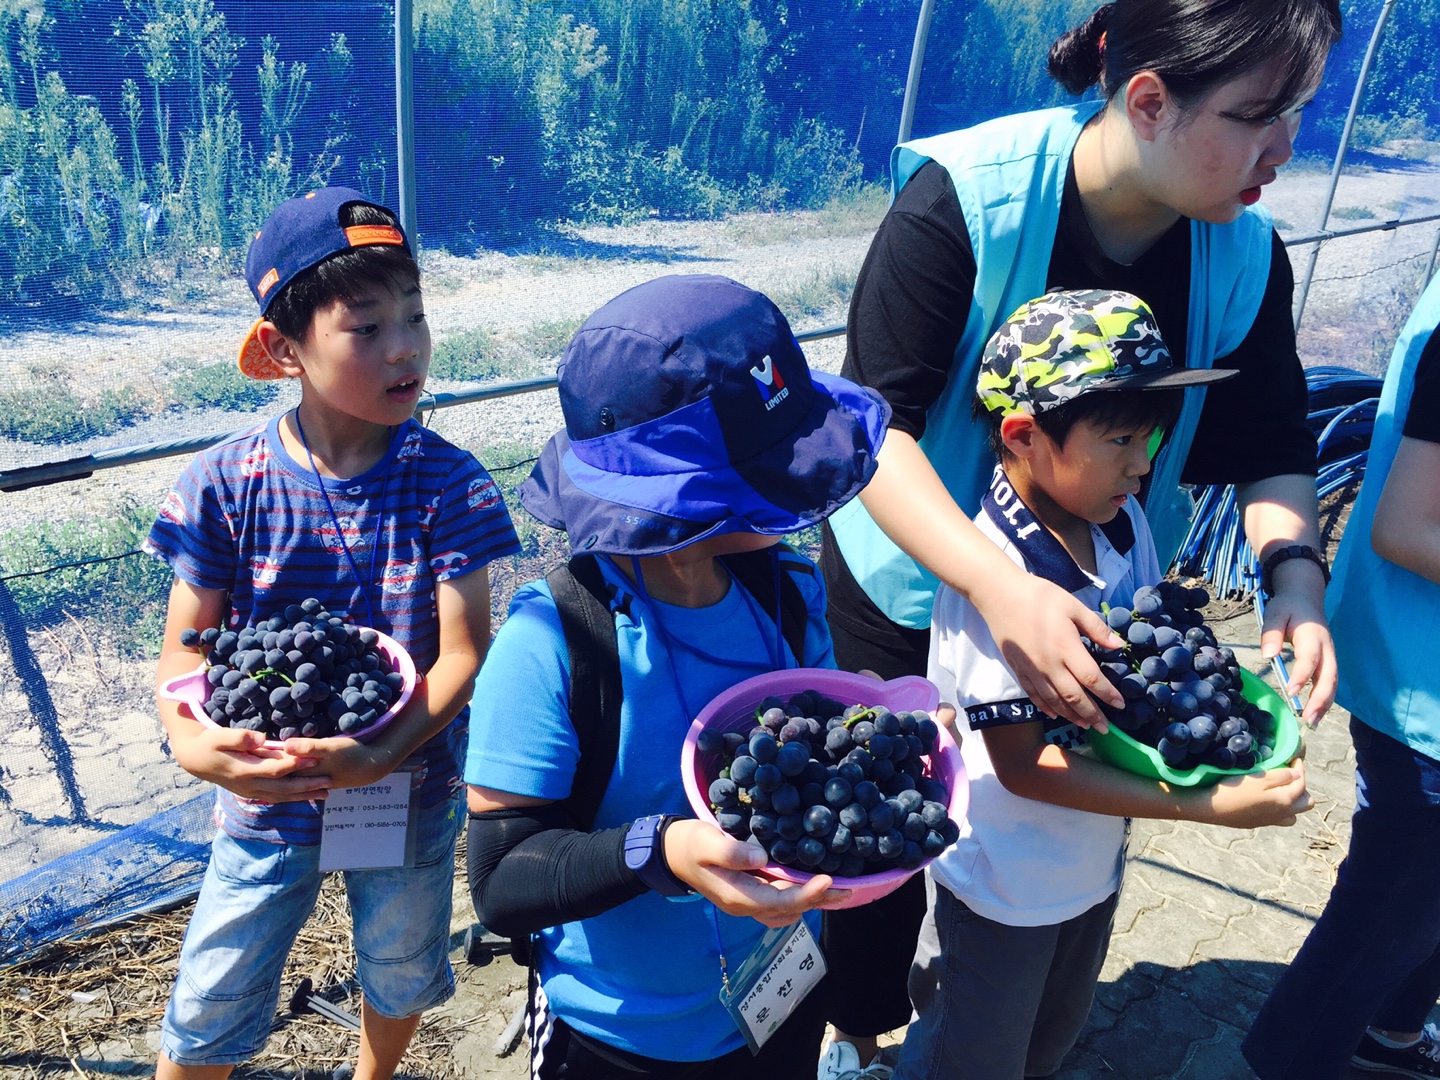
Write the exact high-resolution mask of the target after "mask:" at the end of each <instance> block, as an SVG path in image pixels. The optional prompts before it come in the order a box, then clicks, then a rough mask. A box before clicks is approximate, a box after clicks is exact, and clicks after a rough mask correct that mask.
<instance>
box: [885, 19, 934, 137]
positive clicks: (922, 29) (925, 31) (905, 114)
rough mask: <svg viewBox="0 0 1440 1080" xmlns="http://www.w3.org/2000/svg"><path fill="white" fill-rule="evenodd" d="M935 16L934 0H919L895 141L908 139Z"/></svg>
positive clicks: (913, 120)
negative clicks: (913, 41)
mask: <svg viewBox="0 0 1440 1080" xmlns="http://www.w3.org/2000/svg"><path fill="white" fill-rule="evenodd" d="M934 17H935V0H920V16H919V18H917V19H916V20H915V43H914V44H913V45H911V46H910V70H909V71H908V72H907V73H906V75H905V102H904V104H903V105H901V106H900V130H899V132H898V133H897V134H896V136H895V141H896V142H897V143H903V142H909V141H910V129H911V127H913V126H914V123H915V102H916V101H917V100H918V99H919V97H920V71H921V69H922V68H924V66H925V45H926V43H927V42H928V41H929V40H930V22H931V20H932V19H933V18H934Z"/></svg>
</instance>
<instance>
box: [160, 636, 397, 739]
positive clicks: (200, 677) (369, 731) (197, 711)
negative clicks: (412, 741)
mask: <svg viewBox="0 0 1440 1080" xmlns="http://www.w3.org/2000/svg"><path fill="white" fill-rule="evenodd" d="M375 633H376V635H377V636H378V637H379V639H380V640H379V641H377V642H376V645H377V646H378V647H379V649H380V651H381V652H382V653H384V654H385V655H386V656H387V657H389V658H390V663H391V664H392V665H394V668H395V670H396V671H398V672H400V674H401V675H403V676H404V677H405V685H404V686H402V687H401V688H400V696H399V697H398V698H396V699H395V704H394V705H391V706H390V708H388V709H386V710H385V712H383V713H382V714H381V715H379V716H377V717H376V718H375V722H374V723H373V724H371V725H370V726H369V727H364V728H361V729H360V730H359V731H352V732H351V733H350V735H349V738H352V739H359V740H360V741H361V742H369V741H370V740H371V739H373V738H374V737H375V736H376V735H378V734H380V732H381V731H382V730H383V729H384V728H385V727H386V726H388V725H389V723H390V721H391V720H394V719H395V717H396V716H398V715H399V714H400V710H401V709H403V708H404V707H405V705H406V703H407V702H408V701H409V700H410V695H412V694H413V693H415V661H414V660H412V659H410V654H409V653H408V652H406V651H405V649H404V648H403V647H402V646H401V644H400V643H399V642H398V641H396V640H395V639H394V638H392V637H391V636H390V635H389V634H382V633H380V631H379V630H376V631H375ZM207 668H208V665H206V664H204V663H202V664H201V665H200V666H199V667H198V668H196V669H195V670H194V671H192V672H190V673H189V674H187V675H176V676H175V678H173V679H167V680H166V681H165V682H164V683H163V684H162V685H161V687H160V696H161V697H166V698H169V699H170V700H171V701H178V702H181V703H182V704H184V705H186V706H188V707H189V710H190V715H191V716H192V717H194V718H195V719H196V720H198V721H200V723H202V724H204V725H205V726H206V727H212V728H213V727H219V726H220V725H219V724H217V723H215V721H214V720H211V719H210V717H209V716H208V715H207V714H206V712H205V702H206V701H207V700H209V697H210V689H211V687H210V684H209V683H208V682H206V681H205V672H206V670H207ZM265 745H266V746H269V747H272V748H274V749H277V750H278V749H280V748H281V747H283V746H284V745H285V744H284V743H282V742H280V741H279V740H278V739H266V740H265Z"/></svg>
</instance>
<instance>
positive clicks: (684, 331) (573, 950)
mask: <svg viewBox="0 0 1440 1080" xmlns="http://www.w3.org/2000/svg"><path fill="white" fill-rule="evenodd" d="M559 382H560V401H561V407H562V409H563V412H564V416H565V430H564V431H562V432H560V433H558V434H557V435H555V437H554V438H553V439H551V440H550V443H549V445H548V446H546V448H545V450H544V452H543V453H542V454H541V457H540V460H539V462H538V463H537V465H536V466H535V469H534V471H533V473H532V474H531V476H530V478H529V480H527V481H526V482H525V484H524V485H523V486H522V488H521V490H520V499H521V502H522V503H523V504H524V505H525V508H526V509H527V510H529V511H530V512H531V513H532V514H534V515H535V516H536V517H538V518H539V519H540V520H541V521H543V522H545V523H546V524H547V525H551V526H553V527H555V528H558V529H563V530H564V531H565V532H566V533H567V534H568V537H569V542H570V547H571V550H572V552H573V553H574V556H575V558H573V559H572V560H571V563H570V567H571V569H572V571H574V572H575V575H576V577H577V578H580V577H582V575H583V574H585V573H590V572H593V573H594V574H595V575H596V577H595V578H594V579H593V586H594V591H595V593H596V594H597V595H599V596H600V597H602V598H603V600H604V606H603V607H602V608H601V613H602V617H603V618H604V619H605V620H606V621H607V622H609V621H611V620H613V630H614V637H613V640H614V643H615V646H614V647H615V650H616V652H617V653H618V658H617V659H618V667H619V672H620V684H621V687H622V689H623V693H622V695H621V701H620V703H619V707H618V718H617V720H616V723H618V728H619V730H618V743H617V745H616V746H615V762H614V765H613V768H610V769H606V770H605V772H604V775H603V777H601V780H600V784H599V787H600V792H599V793H598V796H597V798H596V799H595V801H594V803H593V804H592V805H591V807H590V808H589V809H588V810H586V809H582V808H581V807H580V802H581V801H582V800H581V792H579V791H577V790H576V789H582V788H585V787H587V786H588V784H587V783H586V782H585V781H584V780H583V779H582V778H583V775H584V771H585V762H584V761H583V755H584V754H585V753H586V752H588V751H586V750H585V749H583V748H582V743H581V740H580V739H579V737H578V736H577V731H576V726H575V725H574V724H572V717H573V716H574V715H575V714H576V712H577V709H579V708H581V707H582V706H583V705H584V702H578V701H576V700H574V697H573V696H574V695H577V694H578V693H579V691H578V690H577V686H579V684H580V680H581V672H580V671H579V669H578V667H577V666H576V665H575V664H574V663H572V656H571V655H570V653H569V651H568V649H567V638H566V633H565V630H564V629H563V627H562V625H561V615H560V611H559V607H558V605H557V600H556V598H555V594H554V590H555V588H556V585H555V584H554V583H555V582H556V580H557V578H556V576H555V575H553V574H552V575H551V577H550V578H548V579H547V580H546V581H537V582H534V583H532V584H530V585H528V586H526V587H525V588H523V589H521V590H520V592H519V593H517V594H516V597H515V600H514V602H513V604H512V605H511V609H510V615H509V618H508V619H507V621H506V622H505V624H504V626H502V627H501V629H500V632H499V634H498V635H497V636H496V640H495V642H494V645H493V647H492V649H491V652H490V656H489V659H488V660H487V662H486V666H485V670H484V671H483V672H482V674H481V677H480V679H479V681H478V682H477V684H476V689H475V696H474V699H473V702H472V710H473V719H472V724H471V739H470V747H469V754H468V757H467V759H466V767H465V779H466V781H467V782H468V783H469V784H470V811H471V815H470V832H469V839H468V841H467V845H468V846H467V850H468V856H469V870H470V889H471V894H472V896H473V897H474V899H475V906H476V911H477V913H478V914H479V916H480V919H481V921H482V922H483V923H484V924H485V925H486V926H487V927H489V928H490V929H493V930H495V931H497V932H499V933H502V934H505V935H507V936H510V937H511V938H513V939H521V940H529V941H530V942H531V948H532V959H533V966H532V976H531V1009H532V1016H531V1025H530V1032H531V1052H532V1061H533V1075H535V1076H538V1077H566V1076H583V1077H587V1078H592V1077H593V1078H604V1077H611V1076H624V1077H637V1076H654V1077H659V1076H666V1077H669V1076H680V1075H684V1076H685V1077H694V1078H696V1080H699V1078H706V1080H711V1078H716V1080H718V1078H729V1077H735V1078H737V1080H738V1078H740V1077H747V1078H748V1077H752V1076H802V1075H806V1074H808V1073H809V1072H812V1071H813V1070H814V1068H815V1061H816V1058H817V1057H818V1054H819V1047H820V1039H821V1035H822V1033H823V1029H824V1020H823V1016H822V1014H821V1009H820V1005H819V1001H818V998H819V995H818V994H815V995H811V998H807V999H806V1000H805V1001H802V1002H801V1003H800V1005H799V1006H798V1007H797V1008H796V1009H795V1011H794V1012H793V1013H792V1014H791V1015H790V1017H789V1019H787V1020H786V1021H785V1022H784V1024H783V1025H782V1026H781V1027H780V1028H779V1029H778V1031H777V1032H776V1033H775V1034H774V1035H773V1036H771V1038H770V1039H769V1040H768V1041H767V1042H765V1044H764V1045H763V1047H762V1048H761V1050H760V1053H759V1056H758V1057H752V1055H751V1052H750V1050H749V1049H748V1048H747V1047H746V1044H745V1040H744V1039H743V1037H742V1035H741V1034H740V1032H739V1030H738V1029H737V1027H736V1024H735V1021H734V1020H733V1019H732V1018H731V1015H730V1014H729V1012H727V1011H726V1009H725V1007H724V1005H723V1004H722V1002H721V1000H720V996H719V995H720V991H721V988H722V986H723V985H724V983H725V980H726V972H727V970H728V972H729V974H730V976H731V977H733V976H734V973H735V971H736V969H737V968H738V967H739V966H740V964H741V963H742V962H743V961H744V960H745V959H746V958H747V957H748V956H749V955H750V954H751V953H752V951H753V950H754V949H755V947H756V945H757V943H758V942H759V940H760V938H761V936H762V933H763V932H764V930H765V925H762V924H769V925H774V926H784V925H787V924H789V923H792V922H794V921H795V920H796V919H797V918H800V917H802V916H804V917H806V918H807V919H809V920H812V921H813V922H815V923H816V924H817V925H818V920H817V919H816V915H815V914H813V913H812V914H809V915H806V913H807V912H813V909H815V908H817V907H823V906H824V905H825V904H826V903H827V902H833V901H835V900H838V899H841V898H842V896H843V894H838V893H836V892H834V891H832V890H831V889H830V879H829V878H827V877H825V876H823V875H817V876H816V877H815V878H814V879H813V880H811V881H810V882H809V883H808V884H806V885H805V886H803V887H798V888H791V889H786V888H784V887H782V886H780V885H777V884H772V883H770V882H769V881H767V880H766V879H764V878H762V877H760V876H758V875H756V874H755V873H754V871H755V870H756V869H757V868H758V867H759V866H761V865H763V863H764V862H765V854H764V852H763V851H762V850H761V849H760V848H758V847H756V846H753V845H748V844H743V843H740V842H738V841H735V840H732V839H731V838H730V837H728V836H727V835H725V834H724V833H722V832H721V831H720V830H719V829H717V828H716V827H714V826H713V825H709V824H702V823H701V822H699V821H696V820H695V819H693V818H692V817H690V816H689V810H688V803H687V800H686V796H685V792H684V787H683V784H682V781H681V775H680V767H679V762H680V752H681V747H682V744H683V743H684V740H685V735H686V732H687V730H688V729H689V726H690V722H691V720H692V719H693V718H694V717H695V716H696V714H697V713H698V712H699V711H700V709H701V708H702V707H703V706H704V705H705V704H706V703H707V702H708V701H709V700H710V699H711V698H712V697H714V696H715V695H716V694H717V693H719V692H720V691H722V690H725V689H728V688H729V687H730V686H733V685H734V684H735V683H737V682H739V681H740V680H742V679H745V678H747V677H749V676H752V675H755V674H757V673H759V672H762V671H770V670H775V669H779V668H786V667H797V666H804V667H833V666H834V659H833V655H832V651H831V647H830V636H829V632H828V630H827V628H826V625H825V619H824V604H825V600H824V591H823V587H822V585H821V583H820V581H819V578H818V575H817V574H816V573H815V568H814V566H813V565H812V564H811V563H810V562H808V561H807V560H805V559H804V558H802V557H801V556H800V555H798V554H796V553H795V552H794V551H792V550H790V549H789V548H786V547H784V546H782V545H780V544H779V542H778V541H779V538H780V537H781V536H782V535H784V534H786V533H790V532H794V531H796V530H798V529H802V528H805V527H806V526H809V525H812V524H814V523H815V522H817V521H820V520H821V519H823V518H824V517H826V516H827V515H828V514H830V513H831V512H832V511H834V510H835V509H836V508H838V507H839V506H841V505H843V504H844V503H845V502H846V501H847V500H849V499H851V498H853V497H854V496H855V494H856V493H857V492H858V491H859V490H860V489H861V487H863V486H864V484H865V483H866V482H867V481H868V480H869V478H870V476H871V475H872V474H873V472H874V469H875V453H876V451H877V450H878V449H879V446H880V442H881V440H882V438H883V437H884V431H885V425H886V420H887V417H888V409H887V407H886V406H885V405H884V403H883V402H882V401H881V400H880V398H879V396H878V395H876V394H874V393H872V392H870V391H867V390H862V389H861V388H859V387H856V386H854V385H853V384H851V383H849V382H847V381H846V380H843V379H840V378H837V377H832V376H829V375H824V374H821V373H819V372H812V371H811V370H810V369H809V367H808V366H807V364H806V362H805V357H804V355H803V354H802V353H801V351H800V347H799V345H798V344H797V343H796V341H795V338H794V335H793V334H792V333H791V332H790V328H789V326H788V325H787V323H786V322H785V319H784V317H783V316H782V315H781V314H780V312H779V311H778V310H777V309H776V307H775V305H774V304H772V303H771V302H770V301H769V300H768V299H766V298H765V297H764V296H762V295H761V294H759V293H757V292H754V291H753V290H751V289H748V288H746V287H744V286H742V285H740V284H737V283H736V282H733V281H729V280H727V279H724V278H718V277H708V276H676V277H667V278H661V279H658V280H656V281H652V282H649V283H647V284H645V285H641V286H638V287H636V288H634V289H631V290H629V291H628V292H625V293H622V294H621V295H620V296H618V297H616V298H615V299H614V300H612V301H611V302H609V303H608V304H606V305H605V306H604V307H602V308H601V309H600V310H599V311H597V312H596V313H595V314H594V315H592V316H591V317H590V318H589V319H588V320H587V321H586V323H585V324H584V326H582V327H581V328H580V330H579V332H578V333H577V334H576V335H575V338H574V340H573V341H572V342H571V343H570V346H569V348H567V349H566V351H565V355H564V357H563V358H562V360H561V364H560V371H559ZM757 558H758V559H760V560H762V561H763V565H764V567H765V573H764V574H762V575H761V580H762V581H766V582H773V587H772V588H770V589H769V590H768V591H769V594H770V597H774V598H775V602H774V605H773V606H772V604H771V602H770V600H769V599H761V598H760V597H759V596H758V595H757V593H762V592H765V591H766V590H763V589H760V590H756V591H755V592H752V591H751V590H750V589H749V588H747V587H746V586H745V585H744V584H743V582H742V580H741V578H742V576H743V575H740V574H738V573H737V572H736V570H734V569H732V568H733V567H736V566H738V565H739V560H741V559H748V560H750V561H751V562H753V561H754V560H755V559H757ZM584 567H588V568H589V570H583V569H582V568H584ZM786 588H798V592H799V594H800V595H801V596H802V597H803V604H802V605H801V606H800V607H799V612H800V614H799V620H798V621H799V622H800V623H802V624H803V625H801V626H798V627H797V626H796V625H794V623H795V621H796V620H795V618H794V617H793V616H792V615H791V614H790V611H791V610H792V609H790V608H787V607H786V606H785V605H782V604H780V603H779V601H778V597H779V595H780V594H781V593H782V592H783V591H784V590H785V589H786ZM797 631H798V632H797ZM792 643H793V644H792ZM578 659H579V661H580V662H581V663H585V662H587V659H588V658H586V657H584V656H582V657H579V658H578ZM517 687H523V688H524V692H523V693H521V694H517V693H516V692H515V690H516V688H517ZM814 928H815V927H812V929H814ZM727 965H728V969H727ZM812 999H814V1000H812ZM678 1063H693V1064H691V1065H690V1066H686V1067H683V1069H682V1066H680V1065H679V1064H678Z"/></svg>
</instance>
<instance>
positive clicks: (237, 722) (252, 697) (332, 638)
mask: <svg viewBox="0 0 1440 1080" xmlns="http://www.w3.org/2000/svg"><path fill="white" fill-rule="evenodd" d="M180 643H181V644H182V645H184V646H185V647H186V648H187V649H195V650H197V651H199V652H200V653H201V654H202V655H203V656H204V657H205V663H206V665H207V667H206V671H205V678H206V680H207V682H208V683H209V685H210V696H209V697H208V698H207V699H206V701H205V713H206V715H207V716H209V717H210V719H211V720H213V721H215V723H216V724H218V725H220V726H221V727H230V728H245V729H247V730H250V731H259V732H263V733H264V734H265V735H266V736H267V737H269V738H275V739H289V738H294V737H295V736H297V735H302V736H305V737H306V738H326V737H327V736H330V735H335V734H337V733H338V734H341V735H353V734H355V733H357V732H363V731H364V730H365V729H366V728H368V727H369V726H370V725H371V724H373V723H375V721H376V720H378V719H379V718H380V716H381V715H382V714H384V713H385V712H386V711H387V710H388V709H389V708H390V706H391V705H392V704H393V703H394V702H395V701H396V700H397V699H398V698H399V697H400V692H401V689H402V688H403V687H404V685H405V677H404V676H403V675H402V674H400V673H399V672H398V671H396V670H395V668H394V665H393V664H391V662H390V658H389V657H387V656H386V655H385V654H384V652H382V651H381V650H380V648H379V647H378V643H379V635H378V634H376V633H375V631H374V630H368V629H361V628H360V627H358V626H355V625H353V624H351V623H347V622H346V621H345V620H344V619H341V618H340V617H339V616H336V615H331V614H330V613H329V612H328V611H326V610H325V609H324V608H323V607H322V606H321V604H320V601H319V600H316V599H314V598H313V597H312V598H310V599H308V600H305V601H303V602H301V603H299V604H291V605H290V606H289V607H287V608H286V609H285V611H284V613H283V614H281V615H274V616H272V617H271V618H269V619H267V620H264V621H262V622H260V623H258V624H256V625H254V626H247V627H245V628H244V629H242V630H222V629H220V628H218V627H213V626H212V627H210V628H208V629H206V630H203V631H201V630H194V629H186V630H184V631H182V632H181V634H180Z"/></svg>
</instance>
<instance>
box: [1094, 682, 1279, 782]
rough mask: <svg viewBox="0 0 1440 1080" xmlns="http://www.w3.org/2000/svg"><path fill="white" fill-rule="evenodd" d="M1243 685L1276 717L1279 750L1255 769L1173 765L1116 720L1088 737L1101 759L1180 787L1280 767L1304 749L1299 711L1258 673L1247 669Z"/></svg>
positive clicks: (1245, 693)
mask: <svg viewBox="0 0 1440 1080" xmlns="http://www.w3.org/2000/svg"><path fill="white" fill-rule="evenodd" d="M1240 689H1241V693H1242V695H1243V696H1244V698H1245V700H1246V701H1249V702H1253V703H1254V704H1256V705H1258V706H1259V707H1260V708H1261V709H1262V710H1263V711H1264V712H1267V713H1269V714H1270V716H1271V718H1272V719H1273V720H1274V721H1275V752H1274V753H1273V754H1271V755H1270V756H1269V757H1268V758H1266V759H1265V760H1264V761H1257V762H1256V763H1255V768H1253V769H1221V768H1218V767H1216V766H1214V765H1205V764H1200V765H1196V766H1195V767H1194V768H1193V769H1172V768H1171V767H1170V766H1169V765H1167V764H1165V759H1164V758H1162V757H1161V756H1160V751H1159V750H1156V749H1155V747H1153V746H1146V745H1145V744H1144V743H1142V742H1140V741H1139V740H1138V739H1134V738H1132V737H1131V736H1129V735H1127V734H1125V732H1123V731H1121V730H1120V728H1119V727H1118V726H1116V725H1115V724H1111V725H1110V730H1109V732H1107V733H1106V734H1104V735H1102V734H1100V733H1099V732H1098V731H1089V732H1086V735H1085V738H1086V740H1087V741H1088V742H1089V744H1090V745H1091V746H1092V747H1094V748H1095V756H1096V757H1098V758H1099V759H1100V760H1101V761H1104V762H1106V763H1108V764H1110V765H1114V766H1115V767H1116V768H1117V769H1124V770H1125V771H1126V772H1132V773H1136V774H1137V775H1139V776H1148V777H1150V779H1152V780H1164V781H1165V782H1166V783H1167V784H1174V785H1176V786H1177V787H1203V786H1205V785H1207V784H1215V783H1219V782H1220V781H1221V780H1223V779H1224V778H1225V777H1227V776H1243V775H1244V774H1245V773H1247V772H1260V771H1263V770H1265V769H1278V768H1281V767H1282V766H1285V765H1288V764H1290V761H1291V759H1292V758H1294V757H1295V754H1296V752H1297V751H1298V750H1299V749H1300V725H1299V724H1298V723H1296V721H1295V714H1294V713H1293V712H1291V711H1290V708H1289V706H1287V705H1286V704H1285V699H1284V698H1282V697H1281V696H1280V695H1279V694H1277V693H1276V692H1275V691H1274V690H1272V689H1271V688H1270V687H1269V686H1268V685H1266V683H1265V682H1264V681H1262V680H1261V679H1260V678H1259V677H1258V676H1256V675H1252V674H1250V672H1248V671H1245V670H1244V669H1242V670H1241V672H1240Z"/></svg>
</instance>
